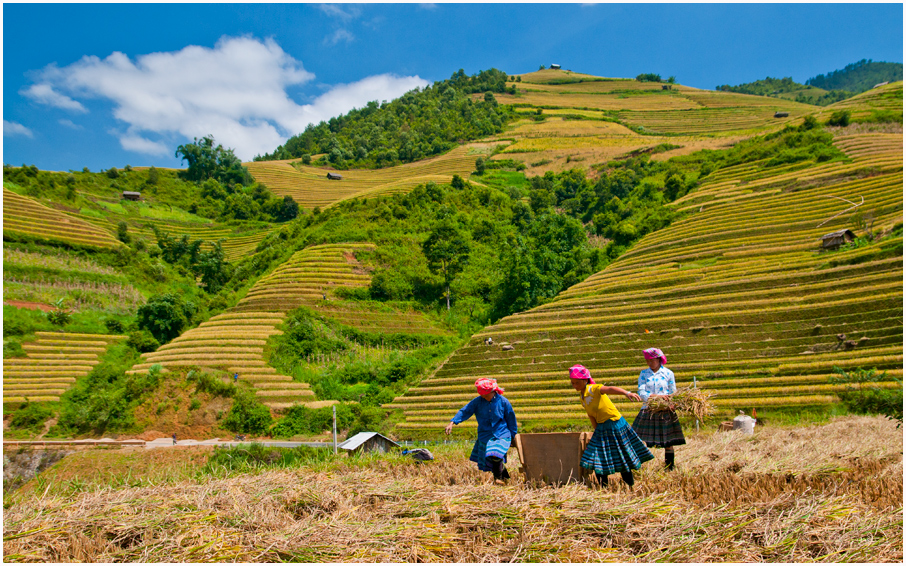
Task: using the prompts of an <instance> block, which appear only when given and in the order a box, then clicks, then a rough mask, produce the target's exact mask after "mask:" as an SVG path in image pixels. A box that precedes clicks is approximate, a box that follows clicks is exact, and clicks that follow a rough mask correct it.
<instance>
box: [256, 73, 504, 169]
mask: <svg viewBox="0 0 906 566" xmlns="http://www.w3.org/2000/svg"><path fill="white" fill-rule="evenodd" d="M506 80H507V75H506V73H504V72H503V71H498V70H497V69H491V70H488V71H481V72H479V73H477V74H475V75H472V76H467V75H466V74H465V72H464V71H463V70H462V69H460V70H459V71H457V72H456V73H454V74H453V76H451V77H450V78H449V79H448V80H445V81H438V82H435V83H434V84H433V85H431V86H427V87H425V88H424V89H423V90H419V89H417V88H416V89H414V90H412V91H410V92H407V93H406V94H404V95H403V96H401V97H400V98H398V99H396V100H394V101H392V102H383V103H381V104H378V102H377V101H372V102H369V103H368V104H367V105H366V106H365V107H364V108H361V109H355V110H352V111H350V112H349V113H347V114H344V115H342V116H337V117H335V118H331V119H330V120H328V121H326V122H321V123H320V124H317V125H314V124H310V125H309V126H308V127H307V128H305V131H304V132H302V133H301V134H298V135H295V136H293V137H291V138H290V139H289V140H287V141H286V143H285V144H284V145H281V146H279V147H278V148H277V149H276V150H274V152H273V153H268V154H265V155H263V156H257V157H255V161H269V160H277V159H298V158H303V160H304V161H306V162H309V159H310V157H311V156H312V155H317V154H324V155H323V156H322V158H321V162H322V164H324V165H326V164H328V163H329V164H330V165H331V166H333V167H334V168H337V169H346V168H375V167H389V166H393V165H399V164H400V163H410V162H412V161H417V160H419V159H424V158H426V157H431V156H433V155H439V154H441V153H443V152H445V151H448V150H450V149H452V148H454V147H456V146H457V145H459V143H460V142H463V141H467V140H473V139H477V138H480V137H484V136H488V135H491V134H495V133H499V132H501V131H503V126H504V124H505V123H506V122H507V121H508V120H509V118H510V113H511V110H510V109H509V107H504V106H498V105H497V102H496V101H495V99H494V96H493V95H492V94H491V93H493V92H497V93H503V92H508V90H507V87H506ZM509 91H511V92H515V88H514V87H511V88H510V89H509ZM482 92H484V93H487V94H486V96H485V97H484V99H483V100H478V101H476V100H474V98H473V97H472V96H471V95H472V94H474V93H482Z"/></svg>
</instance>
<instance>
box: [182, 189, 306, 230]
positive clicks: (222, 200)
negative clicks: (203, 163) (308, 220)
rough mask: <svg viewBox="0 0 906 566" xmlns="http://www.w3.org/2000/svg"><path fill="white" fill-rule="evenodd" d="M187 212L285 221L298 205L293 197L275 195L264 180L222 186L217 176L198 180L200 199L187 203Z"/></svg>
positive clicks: (295, 213)
mask: <svg viewBox="0 0 906 566" xmlns="http://www.w3.org/2000/svg"><path fill="white" fill-rule="evenodd" d="M188 211H189V212H191V213H192V214H197V215H199V216H203V217H205V218H213V219H217V220H220V221H221V222H228V221H230V220H259V221H265V222H287V221H289V220H292V219H294V218H296V217H297V216H298V215H299V213H300V210H299V204H298V203H296V201H295V200H294V199H293V197H291V196H289V195H286V196H284V197H282V198H280V197H275V196H274V195H273V194H272V193H271V192H270V190H268V188H267V186H265V185H264V184H263V183H253V184H251V185H250V186H247V187H246V186H242V185H239V184H234V185H223V184H221V183H220V182H219V181H218V180H216V179H208V180H206V181H205V182H204V183H201V194H200V198H199V199H198V200H197V201H195V202H193V203H192V204H190V205H189V207H188Z"/></svg>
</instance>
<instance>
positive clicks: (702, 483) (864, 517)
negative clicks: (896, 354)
mask: <svg viewBox="0 0 906 566" xmlns="http://www.w3.org/2000/svg"><path fill="white" fill-rule="evenodd" d="M902 455H903V433H902V429H899V428H897V426H896V422H894V421H889V420H886V419H884V418H880V417H877V418H875V417H845V418H838V419H836V420H833V421H832V422H830V423H829V424H825V425H820V426H811V427H795V428H777V429H772V428H769V427H765V428H758V429H757V432H756V434H755V435H752V436H748V437H747V436H743V435H741V434H739V433H735V432H733V433H708V434H698V435H690V436H689V443H688V444H687V445H686V446H682V447H679V448H678V449H677V464H678V466H679V469H678V470H677V471H675V472H672V473H668V472H665V471H663V470H661V469H660V468H661V462H662V457H663V452H662V451H657V452H656V456H657V460H656V461H654V462H649V463H646V464H645V466H643V468H642V470H641V471H640V472H637V474H636V475H637V480H636V486H635V489H634V490H633V491H629V490H627V489H626V487H625V486H624V485H622V483H621V482H619V481H611V482H610V483H611V485H610V487H609V488H607V489H604V490H602V491H593V490H590V489H589V488H587V487H585V486H583V485H579V484H570V485H565V486H561V487H549V486H546V487H532V486H527V485H525V484H524V483H523V482H521V481H520V476H519V474H513V476H514V477H513V479H512V480H511V481H510V484H509V485H507V486H498V485H493V484H491V483H489V482H488V477H487V476H486V475H483V474H480V473H479V472H478V471H477V470H476V469H475V468H474V464H471V463H470V462H468V461H467V458H468V448H467V447H465V446H461V445H460V446H456V447H438V448H437V449H436V450H435V456H436V460H435V461H434V462H429V463H426V464H421V465H420V464H417V463H415V462H413V461H411V460H408V459H407V458H405V457H402V456H384V457H382V458H378V457H374V458H370V457H365V458H360V459H347V458H345V457H343V458H341V459H338V460H336V461H333V462H327V463H321V464H312V465H310V466H306V467H297V468H284V469H265V470H261V471H258V472H255V473H245V474H241V475H232V476H226V477H225V476H223V475H218V474H216V473H211V472H210V471H209V472H207V473H199V474H197V475H196V476H195V477H191V478H182V479H177V478H171V479H169V480H168V479H166V478H165V476H160V477H158V478H157V479H155V480H154V481H147V482H144V483H142V482H138V483H139V484H141V485H139V486H138V487H121V486H119V487H115V486H114V482H110V481H106V480H105V481H100V482H95V483H90V482H89V483H82V484H80V485H82V488H81V489H80V490H77V491H72V490H70V491H69V492H67V491H66V490H65V489H63V488H62V485H57V486H54V483H53V482H54V479H53V477H54V475H53V473H54V469H53V468H52V469H50V470H48V472H45V474H47V476H46V477H45V479H44V480H41V482H40V483H39V485H38V486H37V487H39V488H41V489H36V486H35V485H34V484H35V481H33V482H32V484H31V485H26V486H25V488H23V489H21V490H19V491H18V492H16V493H15V494H13V495H10V496H9V497H7V500H6V501H5V507H6V509H5V514H4V515H5V516H4V526H3V529H4V531H3V534H4V545H3V558H4V560H5V561H30V562H31V561H35V562H66V561H78V562H209V561H241V562H259V561H260V562H275V561H304V562H320V561H327V562H416V561H422V562H509V561H515V562H530V561H543V562H600V561H619V562H653V561H671V562H710V561H722V562H726V561H730V562H762V561H764V562H808V561H820V562H898V563H899V562H902V561H903V463H902V461H903V460H902ZM83 457H85V456H83ZM510 458H511V461H510V469H511V470H512V469H514V468H515V467H516V464H517V461H518V458H517V456H516V455H515V451H513V452H511V453H510ZM64 462H65V459H64ZM655 462H657V463H655ZM61 464H62V463H61ZM61 464H58V466H59V465H61ZM122 473H126V470H125V469H124V470H123V471H122ZM617 477H618V476H614V478H613V479H616V478H617ZM48 478H49V479H48ZM57 481H59V482H62V481H63V480H62V476H60V477H58V480H57ZM66 481H68V482H70V485H71V484H72V481H73V478H71V477H70V478H69V479H67V480H66ZM121 483H122V482H121ZM86 485H87V486H90V487H85V486H86ZM120 485H121V484H120Z"/></svg>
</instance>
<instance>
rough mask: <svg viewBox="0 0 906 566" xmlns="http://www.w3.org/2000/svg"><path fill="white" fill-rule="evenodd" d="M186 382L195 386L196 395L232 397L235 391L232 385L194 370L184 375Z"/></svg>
mask: <svg viewBox="0 0 906 566" xmlns="http://www.w3.org/2000/svg"><path fill="white" fill-rule="evenodd" d="M186 381H187V382H189V383H194V384H195V391H196V392H197V393H210V394H211V395H214V396H215V397H232V396H233V395H235V393H236V391H237V388H236V386H235V385H234V384H232V383H229V382H228V381H224V380H223V379H220V378H219V377H217V376H215V375H212V374H210V373H202V372H199V371H196V370H191V371H189V373H188V374H186Z"/></svg>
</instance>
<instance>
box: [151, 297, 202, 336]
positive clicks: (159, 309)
mask: <svg viewBox="0 0 906 566" xmlns="http://www.w3.org/2000/svg"><path fill="white" fill-rule="evenodd" d="M137 314H138V317H137V318H138V327H139V328H140V329H142V330H147V331H148V332H150V333H151V334H153V335H154V338H155V339H157V341H158V342H160V343H161V344H165V343H167V342H169V341H170V340H172V339H174V338H176V337H177V336H179V335H180V333H182V331H183V329H184V328H185V327H186V326H188V325H189V323H190V322H191V320H192V317H193V316H194V315H195V305H194V304H192V303H189V302H186V301H184V300H183V299H182V298H181V297H180V296H179V295H174V294H172V293H166V294H163V295H154V296H153V297H151V298H149V299H148V302H147V303H145V304H144V305H142V306H140V307H139V308H138V313H137Z"/></svg>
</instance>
